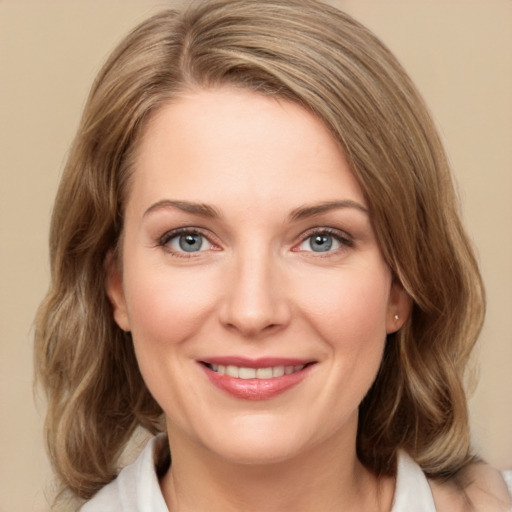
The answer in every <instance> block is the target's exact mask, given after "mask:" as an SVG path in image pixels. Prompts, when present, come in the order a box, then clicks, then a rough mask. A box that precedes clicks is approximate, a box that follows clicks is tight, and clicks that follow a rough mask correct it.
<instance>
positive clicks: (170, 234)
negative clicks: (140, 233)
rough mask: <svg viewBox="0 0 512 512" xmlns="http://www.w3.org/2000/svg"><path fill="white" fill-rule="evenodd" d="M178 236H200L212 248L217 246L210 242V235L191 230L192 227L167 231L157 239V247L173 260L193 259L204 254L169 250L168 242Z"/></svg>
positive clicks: (198, 230)
mask: <svg viewBox="0 0 512 512" xmlns="http://www.w3.org/2000/svg"><path fill="white" fill-rule="evenodd" d="M180 235H200V236H202V237H203V238H204V239H206V240H207V241H208V243H209V244H211V245H212V246H218V245H217V244H216V243H214V242H213V241H212V240H211V238H213V237H212V235H211V234H210V233H209V234H206V233H205V232H204V231H203V230H202V229H200V228H192V227H187V228H179V229H174V230H172V231H168V232H167V233H165V234H164V235H163V236H162V237H161V238H160V239H159V241H158V245H159V246H160V247H162V248H163V249H164V251H165V252H167V253H168V254H169V255H171V256H173V257H175V258H194V257H197V256H198V255H199V254H200V253H201V252H205V251H195V252H189V253H187V252H186V251H176V250H174V249H171V248H170V247H169V246H168V244H169V242H170V241H171V240H173V239H174V238H177V237H179V236H180ZM213 250H218V249H213Z"/></svg>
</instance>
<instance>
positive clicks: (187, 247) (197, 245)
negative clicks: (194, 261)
mask: <svg viewBox="0 0 512 512" xmlns="http://www.w3.org/2000/svg"><path fill="white" fill-rule="evenodd" d="M201 245H202V241H201V235H193V234H188V235H182V236H180V248H181V249H183V250H184V251H186V252H194V251H198V250H199V249H201Z"/></svg>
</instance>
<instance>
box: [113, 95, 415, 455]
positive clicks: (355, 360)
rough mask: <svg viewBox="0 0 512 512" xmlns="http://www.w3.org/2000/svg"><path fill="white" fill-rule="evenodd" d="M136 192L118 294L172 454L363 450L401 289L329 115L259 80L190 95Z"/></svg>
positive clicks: (154, 131)
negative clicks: (272, 91) (363, 423)
mask: <svg viewBox="0 0 512 512" xmlns="http://www.w3.org/2000/svg"><path fill="white" fill-rule="evenodd" d="M130 187H131V188H130V191H129V197H128V200H127V204H126V212H125V225H124V236H123V239H122V240H123V241H122V243H123V247H122V258H123V260H122V264H121V265H119V266H117V265H115V264H114V263H113V262H112V261H111V262H110V264H109V276H108V279H107V291H108V295H109V297H110V299H111V301H112V303H113V306H114V317H115V320H116V322H117V323H118V324H119V326H120V327H121V328H122V329H125V330H129V331H131V333H132V336H133V343H134V346H135V351H136V355H137V360H138V363H139V366H140V369H141V372H142V375H143V377H144V379H145V382H146V384H147V386H148V388H149V390H150V391H151V393H152V394H153V396H154V397H155V399H156V400H157V402H158V403H159V404H160V406H161V407H162V409H163V410H164V412H165V415H166V418H167V424H168V430H169V434H170V439H171V449H173V443H178V442H180V441H179V440H181V441H182V445H183V443H188V446H194V447H195V448H196V449H199V450H206V451H207V452H210V453H214V454H216V455H218V456H221V457H223V458H226V459H228V460H233V461H237V462H245V463H261V462H271V461H278V460H287V459H289V458H293V457H294V456H298V455H300V454H305V453H307V452H308V451H309V450H312V449H315V448H318V447H320V446H323V447H326V446H331V445H332V446H342V447H343V449H346V448H347V447H350V449H352V450H353V447H354V445H355V435H356V427H357V410H358V406H359V403H360V402H361V400H362V399H363V397H364V395H365V393H366V392H367V391H368V389H369V387H370V385H371V384H372V382H373V380H374V378H375V376H376V373H377V370H378V368H379V365H380V362H381V357H382V353H383V349H384V345H385V341H386V333H389V332H393V331H395V330H397V329H398V328H399V327H400V326H401V325H402V323H403V320H404V317H405V315H406V314H407V312H406V308H407V298H406V296H405V294H404V292H403V291H402V289H401V288H400V287H399V286H398V285H396V284H395V283H394V282H393V280H392V277H391V273H390V270H389V268H388V267H387V265H386V263H385V262H384V260H383V257H382V255H381V252H380V250H379V247H378V245H377V241H376V239H375V234H374V232H373V229H372V225H371V223H370V219H369V216H368V205H367V203H366V201H365V197H364V195H363V193H362V191H361V189H360V187H359V185H358V183H357V181H356V179H355V178H354V176H353V174H352V172H351V171H350V169H349V166H348V164H347V161H346V159H345V156H344V154H343V152H342V151H341V150H340V148H339V147H338V145H337V144H336V142H335V140H334V139H333V138H332V137H331V135H330V134H329V132H328V130H327V129H326V128H325V127H324V125H323V124H322V123H321V122H320V121H319V120H317V119H316V118H315V117H313V116H312V115H311V114H310V113H308V112H306V111H305V110H304V109H302V108H301V107H299V106H298V105H296V104H293V103H289V102H286V101H281V100H276V99H271V98H268V97H265V96H262V95H258V94H255V93H251V92H244V91H240V90H235V89H228V88H225V89H217V90H209V91H195V92H190V93H189V94H188V95H184V96H182V97H180V98H179V99H177V100H176V101H174V102H173V103H170V104H168V105H167V106H165V107H163V108H162V109H161V110H160V111H159V112H158V113H157V115H156V116H155V117H154V118H153V119H152V120H151V121H150V123H149V125H148V126H147V129H146V132H145V134H144V137H143V139H142V142H141V145H140V147H139V151H138V154H137V158H136V162H135V169H134V175H133V181H132V182H131V185H130ZM118 268H122V273H120V271H119V270H118ZM395 315H399V317H400V318H399V319H396V317H395Z"/></svg>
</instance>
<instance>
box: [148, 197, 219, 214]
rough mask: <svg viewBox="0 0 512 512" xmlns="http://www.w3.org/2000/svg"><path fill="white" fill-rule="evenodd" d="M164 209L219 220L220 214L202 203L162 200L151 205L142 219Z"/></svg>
mask: <svg viewBox="0 0 512 512" xmlns="http://www.w3.org/2000/svg"><path fill="white" fill-rule="evenodd" d="M165 208H177V209H178V210H181V211H183V212H187V213H192V214H194V215H201V216H202V217H209V218H219V217H220V216H221V215H220V213H219V212H218V211H217V210H216V209H215V208H214V207H213V206H209V205H207V204H204V203H193V202H191V201H176V200H172V199H162V200H161V201H157V202H156V203H154V204H152V205H151V206H150V207H149V208H148V209H147V210H146V211H145V212H144V215H143V217H146V216H147V215H149V214H150V213H152V212H154V211H157V210H161V209H165Z"/></svg>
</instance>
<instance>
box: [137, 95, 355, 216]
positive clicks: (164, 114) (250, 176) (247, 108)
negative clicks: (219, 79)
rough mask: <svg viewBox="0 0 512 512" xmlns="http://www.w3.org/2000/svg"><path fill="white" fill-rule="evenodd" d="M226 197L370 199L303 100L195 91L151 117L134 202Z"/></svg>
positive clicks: (259, 200)
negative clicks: (297, 102)
mask: <svg viewBox="0 0 512 512" xmlns="http://www.w3.org/2000/svg"><path fill="white" fill-rule="evenodd" d="M226 195H230V197H233V196H236V197H250V198H251V199H252V201H253V202H256V203H258V204H272V202H273V201H274V202H275V201H278V202H279V203H280V204H285V203H290V207H293V205H291V203H293V202H303V203H304V202H311V201H315V200H319V199H321V200H339V199H340V198H342V199H346V198H350V199H354V200H358V201H360V202H362V203H364V198H363V194H362V192H361V190H360V188H359V185H358V183H357V181H356V179H355V178H354V176H353V173H352V172H351V170H350V167H349V165H348V162H347V159H346V157H345V155H344V153H343V151H342V150H341V148H340V146H339V144H338V142H337V141H336V140H335V139H334V137H333V136H332V135H331V134H330V132H329V130H328V129H327V127H326V126H325V125H324V124H323V123H322V122H321V121H320V120H319V119H318V118H316V117H315V116H313V115H312V114H311V113H309V112H308V111H307V110H305V109H304V108H302V107H300V106H299V105H298V104H295V103H292V102H289V101H286V100H281V99H276V98H270V97H267V96H264V95H260V94H256V93H254V92H249V91H244V90H238V89H230V88H221V89H215V90H199V91H194V92H188V93H187V94H183V95H181V96H179V97H178V98H176V99H175V100H173V101H172V102H170V103H168V104H166V105H165V106H163V107H162V108H161V109H160V110H159V111H158V112H157V113H156V114H155V115H154V117H153V118H152V119H151V120H150V121H149V122H148V125H147V127H146V129H145V131H144V134H143V136H142V139H141V141H140V145H139V147H138V150H137V154H136V158H135V166H134V176H133V180H132V191H131V193H130V194H129V201H128V202H130V197H131V199H136V200H137V201H138V202H145V203H147V202H151V201H157V200H160V199H162V198H163V197H164V196H171V197H172V198H173V199H180V200H191V201H205V202H212V201H213V202H215V201H220V202H222V201H224V200H225V199H226ZM316 196H322V197H320V198H319V197H316ZM341 196H343V197H341ZM345 196H347V197H345ZM132 202H133V201H132Z"/></svg>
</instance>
